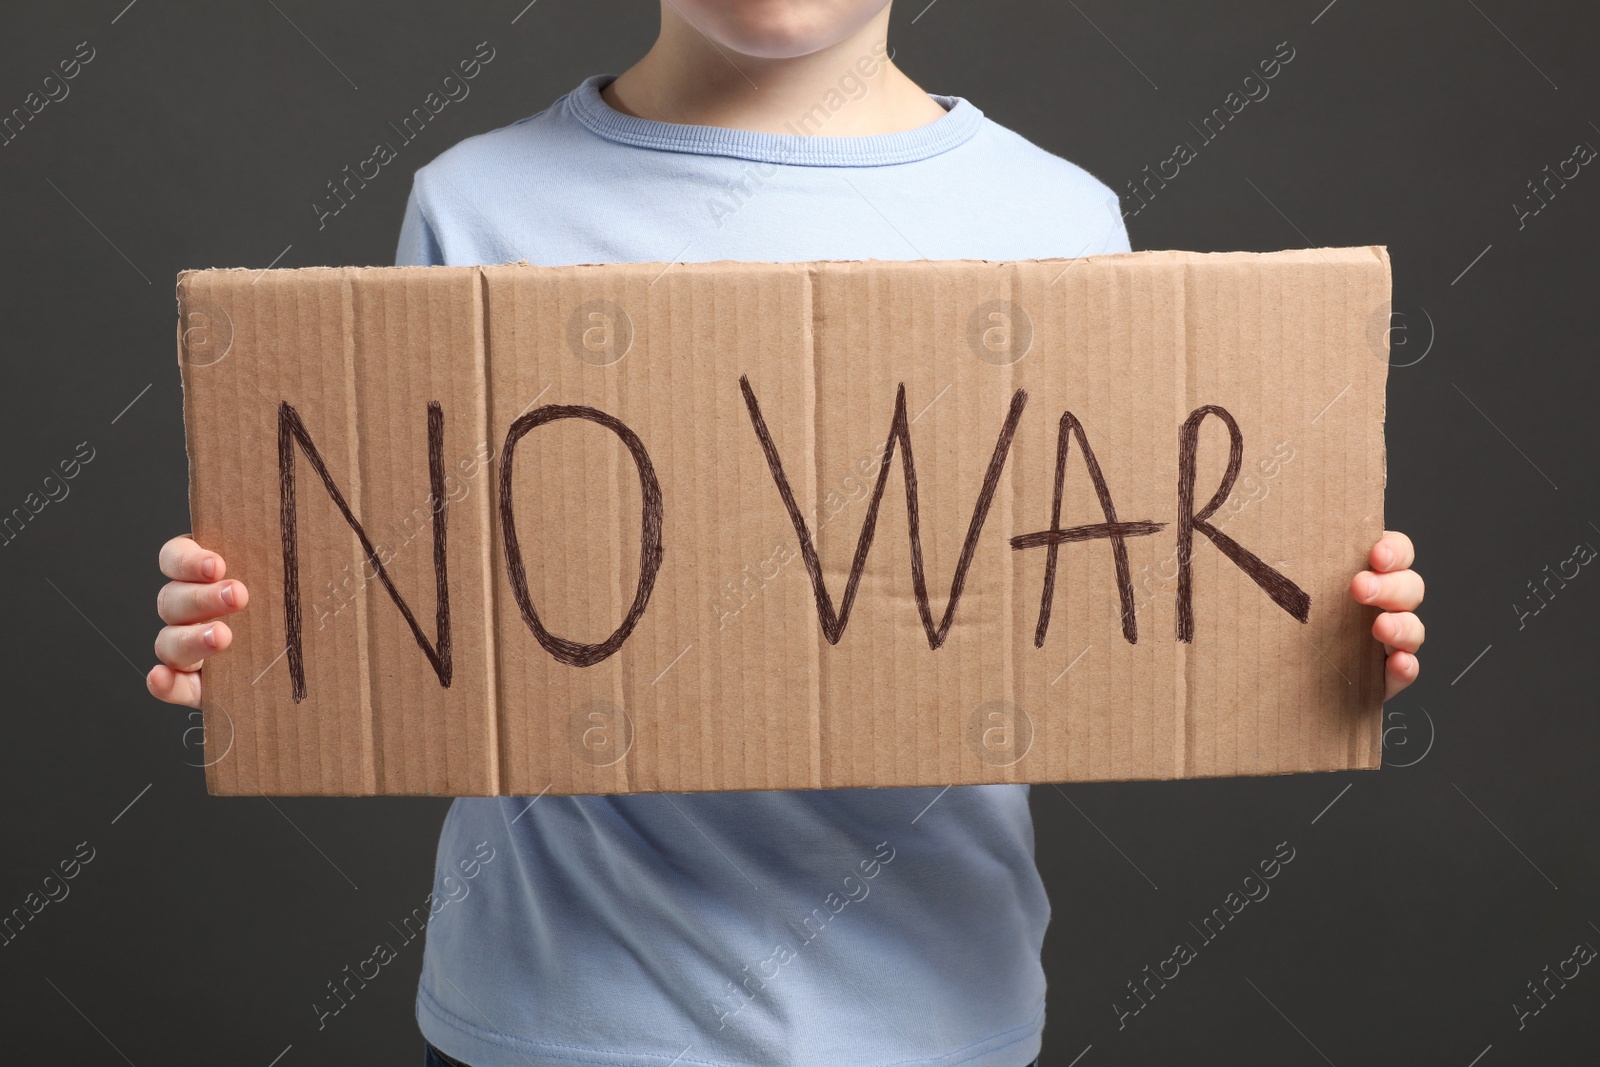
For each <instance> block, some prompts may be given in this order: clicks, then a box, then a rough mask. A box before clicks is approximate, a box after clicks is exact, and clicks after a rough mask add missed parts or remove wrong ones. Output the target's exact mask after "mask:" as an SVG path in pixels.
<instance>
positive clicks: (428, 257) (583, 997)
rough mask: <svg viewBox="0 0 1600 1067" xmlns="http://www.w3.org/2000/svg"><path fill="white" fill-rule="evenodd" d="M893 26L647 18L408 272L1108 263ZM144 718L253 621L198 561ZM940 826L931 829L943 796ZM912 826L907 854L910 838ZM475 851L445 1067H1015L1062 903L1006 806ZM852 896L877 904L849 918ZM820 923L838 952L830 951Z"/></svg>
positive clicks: (628, 817) (735, 810) (796, 811)
mask: <svg viewBox="0 0 1600 1067" xmlns="http://www.w3.org/2000/svg"><path fill="white" fill-rule="evenodd" d="M888 16H889V5H888V3H887V2H886V0H665V2H664V3H663V5H662V9H661V31H660V36H659V39H658V40H657V41H656V43H655V45H654V46H653V47H652V48H651V49H650V51H649V53H648V54H646V55H645V56H644V58H642V59H641V60H640V61H639V62H638V63H636V64H635V65H634V66H633V67H631V68H630V69H629V70H628V71H627V72H626V73H624V74H622V75H621V76H619V77H615V78H611V77H607V76H597V77H593V78H590V79H588V80H587V81H585V82H583V83H582V84H581V85H580V86H578V88H576V89H575V90H573V91H572V92H571V93H569V94H567V95H566V96H564V97H562V98H561V99H560V100H558V101H556V102H555V103H554V104H553V105H551V106H550V107H549V108H548V109H547V110H545V111H542V112H540V113H538V114H536V115H533V116H531V117H529V118H526V119H523V120H521V121H519V122H516V123H513V124H512V125H510V126H507V127H504V128H502V129H499V130H495V131H493V132H491V133H487V134H484V135H481V136H478V137H473V138H469V139H468V140H466V141H465V142H463V143H462V144H460V145H457V146H456V147H454V148H452V149H450V150H449V151H447V152H445V153H444V154H443V155H441V156H440V157H439V158H438V159H436V160H435V161H433V162H432V163H430V164H428V165H427V166H425V167H423V168H422V169H421V170H419V171H418V172H417V174H416V179H415V183H414V186H413V189H412V193H411V197H410V201H409V203H408V205H407V208H406V215H405V221H404V223H403V225H402V227H401V233H400V240H399V251H398V256H397V259H398V261H399V262H400V263H402V264H479V263H501V262H505V261H509V260H517V259H527V260H528V261H530V262H533V263H538V264H569V263H593V262H603V261H635V262H645V261H656V262H662V263H668V262H673V261H678V260H716V259H744V260H810V259H868V258H877V259H920V258H929V259H960V258H980V259H994V260H1002V259H1028V258H1043V257H1058V256H1077V255H1083V254H1090V253H1099V252H1122V251H1127V250H1128V240H1127V235H1126V233H1125V231H1124V228H1123V225H1122V219H1121V214H1120V212H1119V210H1118V201H1117V198H1116V197H1115V195H1114V194H1112V193H1111V191H1110V190H1108V189H1107V188H1106V187H1105V186H1104V185H1102V184H1100V183H1099V182H1097V181H1096V180H1095V179H1093V178H1092V177H1090V176H1089V175H1088V174H1086V173H1085V172H1084V171H1082V170H1080V169H1078V168H1077V167H1075V166H1073V165H1072V164H1070V163H1067V162H1065V161H1064V160H1061V159H1059V158H1057V157H1055V156H1052V155H1050V154H1049V153H1047V152H1045V151H1043V150H1042V149H1039V148H1037V147H1035V146H1034V145H1032V144H1030V143H1028V142H1027V141H1025V140H1024V139H1023V138H1021V137H1019V136H1018V135H1016V134H1014V133H1012V132H1010V131H1009V130H1006V129H1004V128H1002V127H1000V126H998V125H996V124H994V123H992V122H990V121H989V120H987V119H985V118H984V117H983V115H982V114H981V113H980V112H979V111H978V109H977V108H975V107H974V106H973V105H972V104H970V103H969V102H967V101H966V100H963V99H960V98H956V97H938V96H930V95H929V94H927V93H925V92H923V91H922V90H921V89H919V88H918V87H917V86H916V85H914V84H913V83H912V82H911V81H910V80H909V79H908V78H907V77H906V76H905V75H904V74H902V73H901V72H900V71H899V70H898V69H897V68H896V67H895V66H894V65H893V64H892V63H891V62H889V61H888V59H887V54H888V52H887V47H886V45H885V39H886V34H887V29H888ZM1411 563H1412V549H1411V543H1410V541H1409V540H1407V539H1406V538H1405V537H1404V536H1402V535H1400V534H1394V533H1386V534H1385V535H1384V536H1383V538H1382V539H1381V540H1380V541H1379V542H1378V543H1377V545H1375V546H1374V547H1373V549H1372V554H1371V564H1372V568H1373V569H1372V570H1371V571H1363V572H1362V573H1360V574H1358V575H1356V576H1355V577H1354V579H1353V580H1352V583H1351V593H1352V595H1353V596H1355V597H1356V599H1357V600H1359V601H1360V602H1361V603H1363V604H1371V605H1377V606H1379V607H1381V608H1383V609H1384V614H1382V615H1380V616H1379V617H1378V620H1377V622H1376V624H1375V625H1374V627H1373V634H1374V636H1375V637H1376V638H1377V639H1378V640H1380V641H1382V642H1383V643H1384V644H1385V646H1386V649H1387V651H1389V653H1390V655H1389V657H1388V667H1387V681H1388V685H1387V688H1388V695H1393V694H1394V693H1395V692H1398V691H1399V690H1400V689H1401V688H1403V687H1404V686H1405V685H1407V684H1409V683H1410V682H1411V681H1412V680H1414V679H1415V677H1416V674H1417V669H1418V667H1417V660H1416V657H1415V656H1414V655H1413V653H1414V652H1415V651H1416V650H1417V647H1418V646H1419V645H1420V644H1421V642H1422V626H1421V623H1420V622H1419V621H1418V620H1417V617H1416V616H1415V615H1414V614H1412V613H1411V609H1413V608H1415V607H1416V606H1417V604H1418V603H1419V602H1420V601H1421V599H1422V582H1421V579H1420V578H1419V577H1418V576H1417V575H1416V574H1415V573H1414V572H1413V571H1411V570H1410V569H1409V568H1410V566H1411ZM161 565H162V570H163V572H164V573H165V574H166V575H167V576H168V577H170V578H171V579H173V581H172V582H171V583H170V584H169V585H167V586H166V587H165V588H164V589H163V591H162V595H161V597H160V599H159V601H158V610H159V611H160V614H161V616H162V618H163V620H164V621H166V622H167V623H168V624H169V625H168V626H167V627H165V628H164V629H163V630H162V631H161V634H160V636H159V637H158V638H157V640H156V652H157V655H158V656H159V657H160V659H161V660H162V664H163V665H161V666H157V667H156V668H154V669H153V670H152V671H151V672H150V676H149V679H148V683H149V687H150V691H151V692H152V693H154V694H155V695H156V696H157V697H160V698H161V699H163V700H168V701H172V702H174V703H183V704H191V705H193V704H198V702H199V695H200V673H199V667H200V664H201V661H202V659H203V657H205V656H207V655H211V654H215V653H220V652H222V651H224V650H226V648H227V647H228V643H229V641H230V634H229V631H228V628H227V625H226V624H225V623H223V622H220V621H216V620H218V619H219V618H220V617H221V616H223V615H226V614H229V613H231V612H233V611H237V610H240V609H241V608H243V607H244V606H245V602H246V598H247V593H246V590H245V589H244V587H243V585H242V584H240V583H239V582H236V581H231V580H228V579H226V577H225V566H224V562H223V559H222V557H221V556H220V555H218V554H217V553H216V552H213V551H210V550H208V549H204V548H202V547H200V546H199V545H197V544H195V543H194V542H193V541H192V540H190V539H188V538H177V539H175V540H173V541H172V542H169V543H168V544H167V545H166V546H165V547H164V548H163V549H162V552H161ZM936 799H937V800H938V805H937V806H936V807H930V805H932V804H933V802H934V801H935V800H936ZM914 820H915V824H914V825H913V821H914ZM485 841H487V842H489V844H490V845H491V846H492V847H493V848H494V849H495V854H496V856H497V858H496V859H495V860H494V861H493V862H491V863H483V864H481V865H480V867H479V870H478V873H477V877H476V879H475V882H474V885H473V888H474V892H473V894H472V897H471V899H470V900H463V901H462V902H461V903H460V904H459V905H456V906H452V907H449V908H445V909H443V910H441V911H440V912H439V913H438V915H437V916H436V917H435V919H434V920H433V922H432V923H431V924H430V927H429V931H428V938H427V947H426V950H425V958H424V962H423V972H422V982H421V988H420V990H419V992H418V998H417V1018H418V1021H419V1023H420V1025H421V1028H422V1031H423V1034H424V1036H425V1037H426V1038H427V1042H428V1046H427V1048H426V1049H425V1054H426V1056H427V1057H428V1062H429V1063H433V1064H450V1063H464V1064H470V1065H473V1067H513V1065H523V1064H534V1065H538V1067H544V1065H550V1067H555V1065H574V1064H591V1065H599V1064H615V1065H627V1067H645V1065H650V1067H668V1065H670V1064H677V1063H683V1064H686V1065H687V1064H696V1065H735V1064H793V1065H797V1067H850V1065H862V1067H865V1065H884V1067H887V1065H889V1064H895V1065H912V1064H918V1065H939V1067H953V1065H955V1064H963V1065H972V1067H1023V1065H1025V1064H1027V1063H1028V1062H1029V1061H1030V1060H1031V1059H1033V1058H1034V1057H1036V1056H1037V1055H1038V1052H1039V1047H1040V1033H1041V1031H1042V1029H1043V1026H1044V992H1045V982H1044V973H1043V970H1042V968H1041V966H1040V959H1039V953H1040V948H1041V946H1042V943H1043V938H1044V931H1045V925H1046V923H1047V921H1048V919H1049V911H1050V909H1049V903H1048V901H1047V900H1046V898H1045V894H1044V890H1043V886H1042V884H1041V882H1040V878H1039V874H1038V871H1037V869H1036V868H1035V866H1034V859H1033V828H1032V823H1031V820H1030V816H1029V811H1028V789H1027V787H1026V786H1012V785H998V786H969V787H962V788H957V789H950V790H949V791H948V792H947V793H945V792H942V791H940V790H937V789H888V790H823V791H809V792H792V793H784V792H766V793H759V792H757V793H722V794H687V795H679V796H671V795H638V796H591V797H563V796H546V797H543V798H541V799H540V800H539V802H538V803H537V804H530V798H513V797H506V798H476V799H472V798H461V799H457V800H456V801H455V803H454V805H453V806H452V807H451V809H450V813H449V815H448V817H447V818H446V820H445V824H444V829H443V833H442V836H441V839H440V843H439V851H438V870H439V871H440V872H441V874H443V873H444V872H450V871H454V870H455V868H456V865H457V864H458V863H459V862H460V861H461V860H464V859H468V858H470V857H472V856H474V855H475V848H476V847H477V846H478V844H479V843H480V842H485ZM869 897H870V899H869ZM824 923H826V925H823V924H824Z"/></svg>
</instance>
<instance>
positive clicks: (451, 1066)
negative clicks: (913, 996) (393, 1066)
mask: <svg viewBox="0 0 1600 1067" xmlns="http://www.w3.org/2000/svg"><path fill="white" fill-rule="evenodd" d="M422 1045H423V1057H422V1067H469V1065H468V1064H465V1063H462V1062H461V1061H460V1060H453V1059H451V1058H450V1057H449V1056H446V1055H445V1054H444V1053H442V1052H440V1051H439V1050H438V1049H436V1048H434V1047H433V1046H432V1045H430V1044H428V1043H427V1042H426V1041H424V1042H423V1043H422ZM1028 1067H1039V1061H1038V1060H1034V1061H1033V1062H1032V1063H1030V1064H1028Z"/></svg>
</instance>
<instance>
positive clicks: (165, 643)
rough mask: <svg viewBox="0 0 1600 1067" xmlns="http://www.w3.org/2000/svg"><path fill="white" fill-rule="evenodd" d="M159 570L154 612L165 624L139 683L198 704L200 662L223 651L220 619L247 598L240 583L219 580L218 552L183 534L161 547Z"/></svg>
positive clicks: (228, 635) (224, 631)
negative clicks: (155, 662)
mask: <svg viewBox="0 0 1600 1067" xmlns="http://www.w3.org/2000/svg"><path fill="white" fill-rule="evenodd" d="M160 559H161V573H162V574H164V575H166V576H167V577H168V578H171V579H172V581H170V582H168V583H167V584H166V585H164V586H162V587H161V592H159V593H157V594H156V614H157V615H160V616H161V621H162V622H164V623H166V624H167V625H166V626H163V627H162V628H161V632H160V633H159V634H157V635H156V658H158V659H160V660H161V665H160V666H157V667H152V668H151V669H150V673H149V674H148V675H147V676H146V677H145V685H146V686H148V687H149V689H150V693H151V695H152V696H155V697H156V698H158V699H160V700H165V701H166V702H167V703H169V704H187V705H189V706H190V707H195V708H197V707H199V706H200V665H201V664H202V663H204V662H205V658H206V657H207V656H210V655H214V654H216V653H218V652H223V651H226V650H227V647H228V646H229V645H230V644H232V642H233V631H232V630H229V629H228V624H227V623H225V622H220V621H218V620H220V619H221V618H222V616H224V615H231V614H233V613H234V612H236V611H238V610H239V609H240V608H242V607H244V606H245V605H246V604H248V603H249V602H250V594H249V592H248V591H247V590H246V589H245V587H244V583H243V582H238V581H233V580H232V579H227V580H224V578H223V574H224V573H225V572H226V569H227V568H226V565H225V564H224V563H223V560H222V557H221V556H219V555H217V554H216V553H215V552H212V551H211V550H210V549H205V548H201V547H200V546H199V545H197V544H195V543H194V541H193V540H192V539H191V538H189V537H188V536H187V535H186V536H183V537H174V538H173V539H172V540H170V541H168V542H167V543H166V544H164V545H162V546H161V557H160Z"/></svg>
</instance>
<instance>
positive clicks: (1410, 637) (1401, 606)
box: [1350, 530, 1423, 700]
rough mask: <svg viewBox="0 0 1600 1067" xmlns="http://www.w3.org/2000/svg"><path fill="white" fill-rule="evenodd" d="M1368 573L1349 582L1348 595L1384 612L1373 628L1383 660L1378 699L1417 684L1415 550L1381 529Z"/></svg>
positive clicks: (1419, 600) (1419, 630)
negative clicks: (1382, 683)
mask: <svg viewBox="0 0 1600 1067" xmlns="http://www.w3.org/2000/svg"><path fill="white" fill-rule="evenodd" d="M1367 559H1368V562H1370V563H1371V564H1372V570H1370V571H1362V572H1361V573H1360V574H1358V575H1356V576H1355V577H1354V578H1352V579H1350V595H1351V596H1352V597H1354V598H1355V601H1356V603H1358V604H1370V605H1374V606H1376V607H1380V608H1382V609H1383V613H1382V614H1381V615H1379V616H1378V617H1377V619H1376V620H1375V621H1374V622H1373V624H1372V636H1373V637H1375V638H1377V639H1378V640H1379V641H1381V642H1383V651H1384V652H1385V653H1386V654H1387V655H1388V661H1387V662H1386V663H1385V665H1384V671H1383V681H1384V685H1383V699H1385V700H1388V699H1389V698H1390V697H1392V696H1394V695H1395V694H1396V693H1398V692H1400V690H1402V689H1404V688H1405V687H1406V686H1408V685H1410V684H1411V683H1412V682H1414V681H1416V680H1417V672H1418V671H1419V670H1421V664H1419V663H1418V662H1417V657H1416V651H1417V649H1418V648H1420V647H1421V646H1422V637H1423V629H1422V620H1421V619H1419V618H1417V616H1416V613H1415V608H1416V607H1417V605H1418V604H1421V603H1422V575H1420V574H1418V573H1417V572H1416V571H1414V570H1412V569H1411V564H1412V562H1413V561H1414V560H1415V559H1416V551H1415V549H1413V548H1412V546H1411V538H1409V537H1407V536H1406V535H1405V534H1403V533H1396V532H1394V531H1393V530H1385V531H1384V532H1383V536H1382V537H1380V538H1378V543H1377V544H1375V545H1373V546H1372V552H1371V553H1369V554H1368V557H1367Z"/></svg>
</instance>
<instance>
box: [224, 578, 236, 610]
mask: <svg viewBox="0 0 1600 1067" xmlns="http://www.w3.org/2000/svg"><path fill="white" fill-rule="evenodd" d="M222 602H223V603H224V604H226V605H228V607H230V608H231V607H233V606H234V603H233V583H232V582H229V583H228V584H227V585H225V586H223V587H222Z"/></svg>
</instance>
